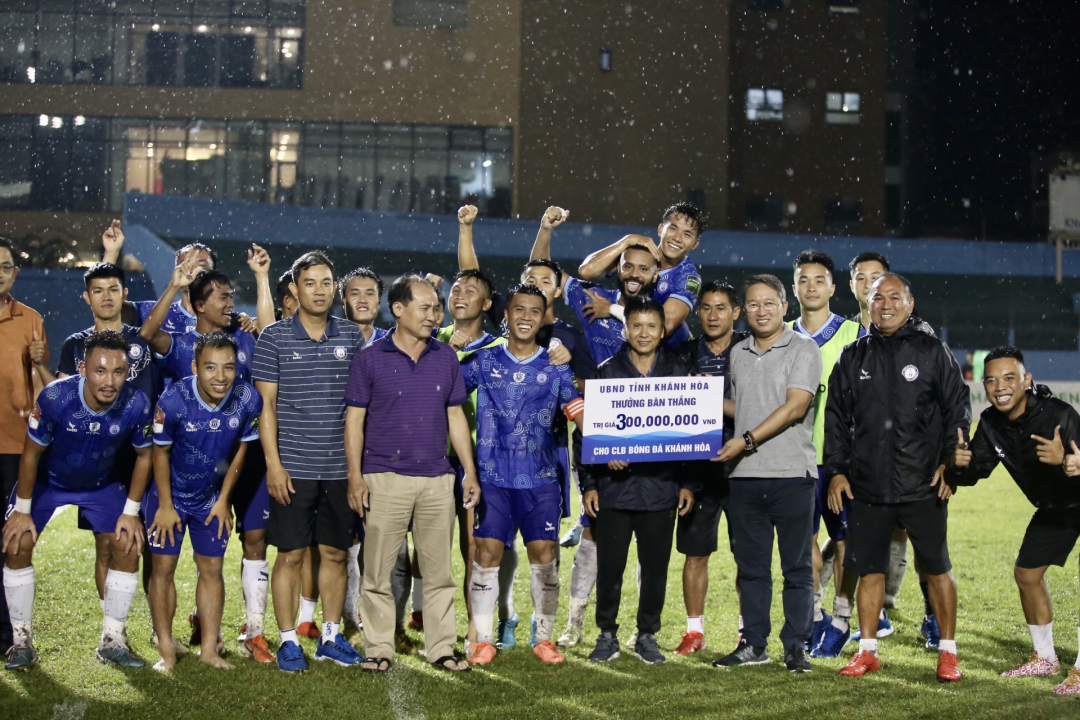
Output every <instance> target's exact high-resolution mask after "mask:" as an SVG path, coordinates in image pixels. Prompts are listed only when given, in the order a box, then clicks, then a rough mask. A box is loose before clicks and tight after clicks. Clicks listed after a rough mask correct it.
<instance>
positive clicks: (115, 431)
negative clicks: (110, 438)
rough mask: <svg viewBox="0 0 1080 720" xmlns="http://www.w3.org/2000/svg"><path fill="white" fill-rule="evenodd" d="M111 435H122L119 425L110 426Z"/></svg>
mask: <svg viewBox="0 0 1080 720" xmlns="http://www.w3.org/2000/svg"><path fill="white" fill-rule="evenodd" d="M109 434H110V435H119V434H120V426H119V425H110V426H109Z"/></svg>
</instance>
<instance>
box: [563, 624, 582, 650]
mask: <svg viewBox="0 0 1080 720" xmlns="http://www.w3.org/2000/svg"><path fill="white" fill-rule="evenodd" d="M579 642H581V628H580V627H578V626H577V625H567V626H566V630H564V631H563V634H562V635H561V636H559V640H558V643H559V647H561V648H572V647H574V646H575V645H577V644H578V643H579Z"/></svg>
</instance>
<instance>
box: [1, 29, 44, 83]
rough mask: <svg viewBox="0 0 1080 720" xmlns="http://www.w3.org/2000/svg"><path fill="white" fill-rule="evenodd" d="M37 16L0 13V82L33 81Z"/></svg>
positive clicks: (34, 75) (35, 72)
mask: <svg viewBox="0 0 1080 720" xmlns="http://www.w3.org/2000/svg"><path fill="white" fill-rule="evenodd" d="M36 27H37V16H36V15H34V14H33V13H22V12H3V13H0V82H7V83H25V82H33V81H34V80H35V78H36V75H37V70H36V68H35V67H34V62H33V59H32V58H33V55H34V43H35V32H36V31H35V28H36Z"/></svg>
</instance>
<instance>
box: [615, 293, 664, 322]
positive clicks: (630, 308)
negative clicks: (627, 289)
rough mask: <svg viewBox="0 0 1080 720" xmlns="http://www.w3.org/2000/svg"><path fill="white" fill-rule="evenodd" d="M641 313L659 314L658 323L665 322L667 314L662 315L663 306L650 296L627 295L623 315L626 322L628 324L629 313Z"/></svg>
mask: <svg viewBox="0 0 1080 720" xmlns="http://www.w3.org/2000/svg"><path fill="white" fill-rule="evenodd" d="M641 313H656V314H657V315H658V316H660V324H661V325H664V324H666V323H667V316H665V315H664V306H663V305H661V304H660V303H659V302H657V301H656V300H653V299H652V298H651V297H640V296H635V297H628V298H626V308H625V312H624V317H625V318H626V324H627V325H629V324H630V316H631V315H640V314H641Z"/></svg>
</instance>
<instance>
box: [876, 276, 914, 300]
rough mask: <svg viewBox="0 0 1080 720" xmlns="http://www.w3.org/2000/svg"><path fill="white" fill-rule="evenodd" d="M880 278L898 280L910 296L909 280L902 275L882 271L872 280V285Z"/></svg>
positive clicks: (880, 279) (879, 280)
mask: <svg viewBox="0 0 1080 720" xmlns="http://www.w3.org/2000/svg"><path fill="white" fill-rule="evenodd" d="M882 280H899V281H900V284H901V285H903V286H904V290H906V291H907V294H908V297H912V295H911V282H910V281H909V280H908V279H907V278H906V277H904V276H903V275H898V274H896V273H894V272H883V273H881V274H880V275H878V277H877V279H876V280H874V285H877V284H878V283H879V282H881V281H882Z"/></svg>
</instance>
